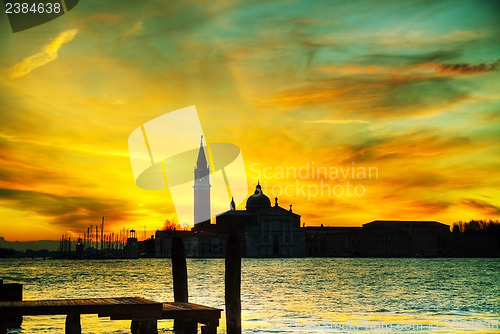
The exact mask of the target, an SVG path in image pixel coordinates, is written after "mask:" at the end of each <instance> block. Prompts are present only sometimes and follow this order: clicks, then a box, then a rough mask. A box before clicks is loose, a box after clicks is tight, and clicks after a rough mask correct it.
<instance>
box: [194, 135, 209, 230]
mask: <svg viewBox="0 0 500 334" xmlns="http://www.w3.org/2000/svg"><path fill="white" fill-rule="evenodd" d="M210 187H211V185H210V168H209V165H208V163H207V158H206V155H205V150H204V149H203V136H201V142H200V150H199V152H198V160H197V161H196V167H195V169H194V186H193V188H194V224H195V225H196V224H198V223H201V222H204V221H206V220H209V219H210V218H211V215H210Z"/></svg>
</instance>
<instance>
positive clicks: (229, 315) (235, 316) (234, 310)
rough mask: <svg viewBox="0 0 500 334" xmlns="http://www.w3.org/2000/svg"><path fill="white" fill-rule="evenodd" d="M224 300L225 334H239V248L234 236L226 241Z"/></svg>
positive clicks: (238, 241) (238, 242)
mask: <svg viewBox="0 0 500 334" xmlns="http://www.w3.org/2000/svg"><path fill="white" fill-rule="evenodd" d="M225 300H226V327H227V334H241V248H240V239H239V237H238V236H237V235H235V234H232V235H230V236H229V238H228V240H227V248H226V274H225Z"/></svg>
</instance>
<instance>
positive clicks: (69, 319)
mask: <svg viewBox="0 0 500 334" xmlns="http://www.w3.org/2000/svg"><path fill="white" fill-rule="evenodd" d="M64 333H66V334H82V325H81V324H80V315H79V314H75V313H70V314H68V315H66V324H65V328H64Z"/></svg>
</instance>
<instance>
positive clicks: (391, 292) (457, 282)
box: [0, 258, 500, 333]
mask: <svg viewBox="0 0 500 334" xmlns="http://www.w3.org/2000/svg"><path fill="white" fill-rule="evenodd" d="M0 263H2V266H1V268H0V277H2V278H3V279H4V280H12V281H16V282H22V283H24V299H26V300H29V299H57V298H89V297H118V296H141V297H145V298H150V299H153V300H156V301H171V300H173V294H172V279H171V267H170V261H169V260H168V259H139V260H83V261H71V260H40V259H34V260H31V259H20V260H18V259H1V260H0ZM242 269H243V273H242V318H243V329H244V331H245V332H247V333H296V332H300V333H325V332H335V333H353V332H354V331H360V332H380V333H386V332H391V333H412V332H413V333H417V332H418V333H454V332H463V331H459V330H457V326H450V325H452V323H448V325H449V326H448V327H447V328H445V325H446V321H453V320H455V321H458V322H459V321H461V320H463V321H467V322H468V324H475V325H477V323H476V321H478V320H490V321H491V320H496V321H498V320H499V318H500V259H343V258H340V259H338V258H329V259H325V258H306V259H244V260H243V263H242ZM188 274H189V289H190V291H189V294H190V301H191V302H194V303H199V304H204V305H208V306H212V307H219V308H222V309H223V308H224V260H223V259H188ZM356 320H361V321H365V322H366V323H365V325H364V326H359V327H357V328H354V329H353V327H351V328H346V327H344V328H340V327H335V326H337V325H338V324H347V323H349V322H353V321H356ZM436 321H437V322H438V325H439V330H438V331H436V330H429V329H428V324H429V322H433V323H435V322H436ZM381 322H384V323H385V324H392V325H393V326H396V324H406V323H412V324H415V323H419V322H420V323H422V324H423V327H422V328H416V329H415V328H414V329H413V330H411V329H410V330H404V329H402V330H398V329H396V328H395V327H393V328H392V329H387V328H384V329H382V330H381V329H379V328H376V327H373V326H374V325H376V324H380V323H381ZM463 324H464V323H463ZM463 324H462V325H463ZM370 326H372V327H370ZM463 326H464V327H459V329H467V331H469V332H475V333H480V332H481V333H491V332H499V331H498V330H493V329H491V328H490V329H489V330H486V329H477V328H474V329H471V328H470V326H469V327H467V328H466V327H465V326H466V325H463ZM129 327H130V323H129V322H128V321H110V320H107V319H106V318H103V319H99V318H97V316H96V315H84V316H82V331H83V332H84V333H129V332H130V330H129ZM171 327H172V323H171V322H170V321H161V322H159V328H161V330H160V332H169V331H170V330H171ZM474 327H476V326H474ZM63 329H64V316H53V317H48V316H40V317H25V320H24V322H23V328H22V330H21V331H17V332H19V333H43V332H54V333H56V332H63ZM219 332H222V333H224V332H225V318H224V313H223V318H222V319H221V326H220V327H219Z"/></svg>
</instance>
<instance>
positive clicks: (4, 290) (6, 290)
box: [0, 280, 23, 328]
mask: <svg viewBox="0 0 500 334" xmlns="http://www.w3.org/2000/svg"><path fill="white" fill-rule="evenodd" d="M22 300H23V285H22V284H21V283H4V282H3V280H1V282H0V301H22ZM22 323H23V317H22V316H15V317H8V318H5V319H4V325H3V326H5V327H6V328H20V327H21V325H22Z"/></svg>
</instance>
